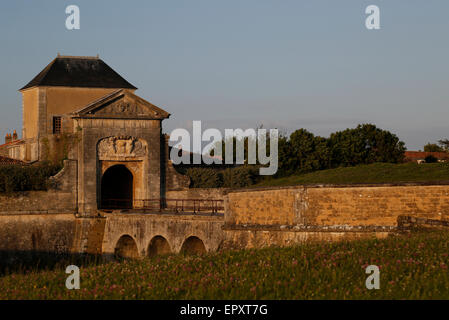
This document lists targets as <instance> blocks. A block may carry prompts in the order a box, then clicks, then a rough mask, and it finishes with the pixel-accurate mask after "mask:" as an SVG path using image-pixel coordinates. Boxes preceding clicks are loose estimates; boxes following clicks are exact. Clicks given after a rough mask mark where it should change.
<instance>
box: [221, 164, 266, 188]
mask: <svg viewBox="0 0 449 320" xmlns="http://www.w3.org/2000/svg"><path fill="white" fill-rule="evenodd" d="M222 174H223V187H225V188H243V187H248V186H250V185H253V184H255V183H256V182H257V181H258V179H259V177H260V176H259V169H258V168H257V167H255V166H242V167H236V168H230V169H225V170H224V171H223V173H222Z"/></svg>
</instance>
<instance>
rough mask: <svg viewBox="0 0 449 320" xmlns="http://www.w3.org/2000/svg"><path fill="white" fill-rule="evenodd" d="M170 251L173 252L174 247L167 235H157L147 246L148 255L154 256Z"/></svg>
mask: <svg viewBox="0 0 449 320" xmlns="http://www.w3.org/2000/svg"><path fill="white" fill-rule="evenodd" d="M170 253H172V249H171V246H170V243H169V242H168V240H167V239H166V238H165V237H163V236H161V235H157V236H154V237H153V238H152V239H151V240H150V243H149V244H148V248H147V256H149V257H154V256H159V255H165V254H170Z"/></svg>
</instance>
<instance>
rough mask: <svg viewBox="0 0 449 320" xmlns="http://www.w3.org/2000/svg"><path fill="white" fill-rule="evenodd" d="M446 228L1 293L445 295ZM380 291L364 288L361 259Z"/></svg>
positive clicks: (107, 271)
mask: <svg viewBox="0 0 449 320" xmlns="http://www.w3.org/2000/svg"><path fill="white" fill-rule="evenodd" d="M448 244H449V233H448V232H442V231H438V232H433V233H429V232H419V233H413V234H411V235H403V236H393V237H390V238H387V239H383V240H379V239H371V240H358V241H353V242H339V243H309V244H305V245H301V246H295V247H288V248H266V249H254V250H240V251H225V252H221V253H215V254H208V255H204V256H193V257H192V256H183V255H170V256H165V257H158V258H152V259H149V258H146V259H143V260H129V261H122V262H111V263H105V264H100V265H91V266H85V267H82V268H81V289H80V290H68V289H66V288H65V280H66V277H67V274H65V273H64V270H63V269H55V270H47V271H35V272H33V271H32V272H29V273H26V274H10V275H6V276H3V277H1V278H0V287H1V288H2V290H1V291H0V299H448V298H449V272H448V269H447V266H448V263H449V259H448V252H449V251H448ZM371 264H374V265H377V266H379V268H380V289H379V290H368V289H366V287H365V281H366V278H367V276H368V275H367V274H366V273H365V268H366V267H367V266H368V265H371Z"/></svg>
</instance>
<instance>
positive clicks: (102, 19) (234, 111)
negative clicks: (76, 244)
mask: <svg viewBox="0 0 449 320" xmlns="http://www.w3.org/2000/svg"><path fill="white" fill-rule="evenodd" d="M71 4H76V5H78V6H79V7H80V10H81V30H75V31H68V30H67V29H66V28H65V19H66V14H65V8H66V6H68V5H71ZM370 4H375V5H378V6H379V7H380V10H381V30H378V31H369V30H367V29H366V28H365V23H364V20H365V13H364V11H365V8H366V6H368V5H370ZM448 36H449V1H447V0H427V1H423V0H419V1H418V0H394V1H386V0H383V1H380V0H370V1H364V0H341V1H335V0H327V1H324V0H304V1H300V0H220V1H218V0H184V1H175V0H173V1H167V0H160V1H147V0H146V1H143V0H142V1H111V0H103V1H97V0H85V1H75V0H73V1H61V0H53V1H49V0H39V1H24V0H14V1H1V3H0V46H1V50H0V58H1V59H0V69H1V76H0V90H1V91H0V93H1V101H0V135H1V137H0V138H1V140H0V142H3V137H4V135H5V133H6V132H7V131H12V130H13V129H18V130H17V131H18V132H21V131H20V130H21V117H22V111H21V96H20V94H19V92H18V91H17V90H18V89H19V88H20V87H21V86H23V85H25V84H26V83H27V82H28V81H29V80H31V79H32V78H33V77H34V76H35V75H36V74H37V73H38V72H39V71H41V70H42V69H43V68H44V67H45V66H46V65H47V64H48V63H49V62H50V61H51V60H52V59H53V58H54V57H55V56H56V55H57V53H58V52H60V53H61V54H65V55H96V54H97V53H99V54H100V57H101V58H102V59H103V60H104V61H105V62H106V63H108V64H109V65H110V66H111V67H112V68H114V69H115V70H116V71H117V72H119V73H120V74H121V75H122V76H124V77H125V78H126V79H127V80H128V81H130V82H131V83H132V84H134V85H135V86H137V87H138V88H139V90H138V91H137V94H139V95H140V96H142V97H143V98H145V99H147V100H149V101H150V102H152V103H154V104H156V105H157V106H160V107H162V108H164V109H165V110H167V111H168V112H170V113H171V114H172V116H171V118H170V119H169V120H167V121H165V122H164V130H165V131H166V132H170V131H171V130H172V129H174V128H177V127H185V128H189V127H190V126H191V121H192V120H203V122H204V126H205V127H217V128H219V129H223V128H238V127H242V128H249V127H255V126H257V125H259V124H263V125H264V127H266V128H273V127H277V128H279V129H281V130H283V131H286V132H291V131H292V130H293V129H297V128H301V127H303V128H306V129H308V130H310V131H312V132H313V133H315V134H318V135H322V136H327V135H328V134H329V133H331V132H333V131H336V130H340V129H345V128H347V127H354V126H356V125H357V124H358V123H364V122H370V123H375V124H376V125H378V126H379V127H381V128H384V129H388V130H391V131H393V132H394V133H396V134H397V135H398V136H399V137H400V138H401V139H402V140H403V141H405V143H406V145H407V147H408V149H410V150H413V149H419V148H422V146H423V145H424V144H425V143H426V142H428V141H430V142H434V141H436V140H438V139H440V138H449V124H448V122H449V108H448V106H449V105H448V104H449V37H448Z"/></svg>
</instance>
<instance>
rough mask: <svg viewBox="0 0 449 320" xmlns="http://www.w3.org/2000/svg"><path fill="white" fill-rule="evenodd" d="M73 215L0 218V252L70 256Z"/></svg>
mask: <svg viewBox="0 0 449 320" xmlns="http://www.w3.org/2000/svg"><path fill="white" fill-rule="evenodd" d="M74 236H75V216H74V215H73V214H34V215H31V214H29V215H22V214H21V215H12V214H8V215H3V214H2V215H0V251H7V252H14V251H17V252H29V251H39V252H53V253H61V254H62V253H70V252H71V251H72V246H73V242H74Z"/></svg>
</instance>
